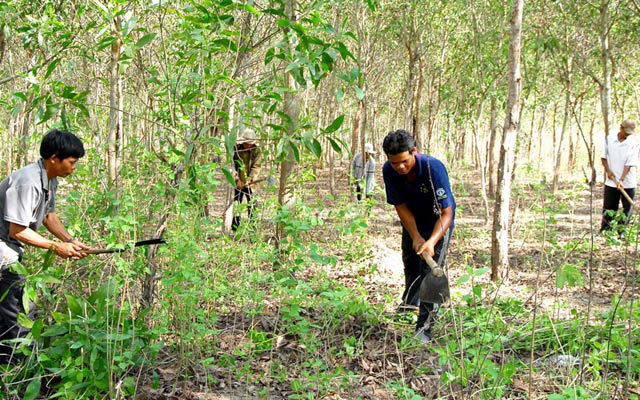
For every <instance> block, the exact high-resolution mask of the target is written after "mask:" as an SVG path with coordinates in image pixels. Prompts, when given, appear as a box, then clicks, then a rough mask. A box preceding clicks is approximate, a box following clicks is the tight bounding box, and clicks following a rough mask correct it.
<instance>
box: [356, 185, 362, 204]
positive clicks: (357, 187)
mask: <svg viewBox="0 0 640 400" xmlns="http://www.w3.org/2000/svg"><path fill="white" fill-rule="evenodd" d="M356 198H357V199H358V201H360V200H362V188H361V187H360V183H356Z"/></svg>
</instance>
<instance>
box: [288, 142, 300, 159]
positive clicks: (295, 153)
mask: <svg viewBox="0 0 640 400" xmlns="http://www.w3.org/2000/svg"><path fill="white" fill-rule="evenodd" d="M289 147H291V150H292V151H293V156H294V157H295V159H296V161H297V162H300V150H298V146H296V144H295V143H293V142H292V141H289Z"/></svg>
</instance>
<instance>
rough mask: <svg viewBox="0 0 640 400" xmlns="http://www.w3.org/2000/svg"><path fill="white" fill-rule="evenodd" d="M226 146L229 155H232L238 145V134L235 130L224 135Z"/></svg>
mask: <svg viewBox="0 0 640 400" xmlns="http://www.w3.org/2000/svg"><path fill="white" fill-rule="evenodd" d="M224 147H225V149H226V150H227V155H229V156H232V155H233V153H234V152H235V147H236V135H235V133H233V132H229V133H227V134H226V135H224Z"/></svg>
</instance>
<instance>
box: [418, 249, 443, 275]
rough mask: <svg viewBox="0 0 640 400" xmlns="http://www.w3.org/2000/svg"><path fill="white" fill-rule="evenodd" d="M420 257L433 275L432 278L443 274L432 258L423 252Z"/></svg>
mask: <svg viewBox="0 0 640 400" xmlns="http://www.w3.org/2000/svg"><path fill="white" fill-rule="evenodd" d="M421 255H422V259H423V260H424V261H426V263H427V265H429V267H431V272H432V273H433V276H437V277H441V276H442V275H443V274H444V271H442V268H440V267H439V266H438V263H436V261H435V260H434V259H433V257H431V256H430V255H428V254H427V253H424V252H423V253H422V254H421Z"/></svg>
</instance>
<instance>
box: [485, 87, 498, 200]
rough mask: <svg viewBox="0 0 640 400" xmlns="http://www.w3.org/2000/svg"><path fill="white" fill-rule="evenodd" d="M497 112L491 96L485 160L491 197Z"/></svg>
mask: <svg viewBox="0 0 640 400" xmlns="http://www.w3.org/2000/svg"><path fill="white" fill-rule="evenodd" d="M497 113H498V108H497V106H496V99H495V97H491V117H490V118H491V119H490V122H489V131H490V132H489V135H490V138H489V149H487V153H488V154H487V155H488V157H489V161H488V162H487V164H488V166H489V172H488V173H487V175H488V176H489V196H491V198H492V199H493V198H495V191H496V189H495V186H496V184H495V176H496V174H495V164H496V162H495V159H496V135H497V132H498V125H497V123H496V116H497Z"/></svg>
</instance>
